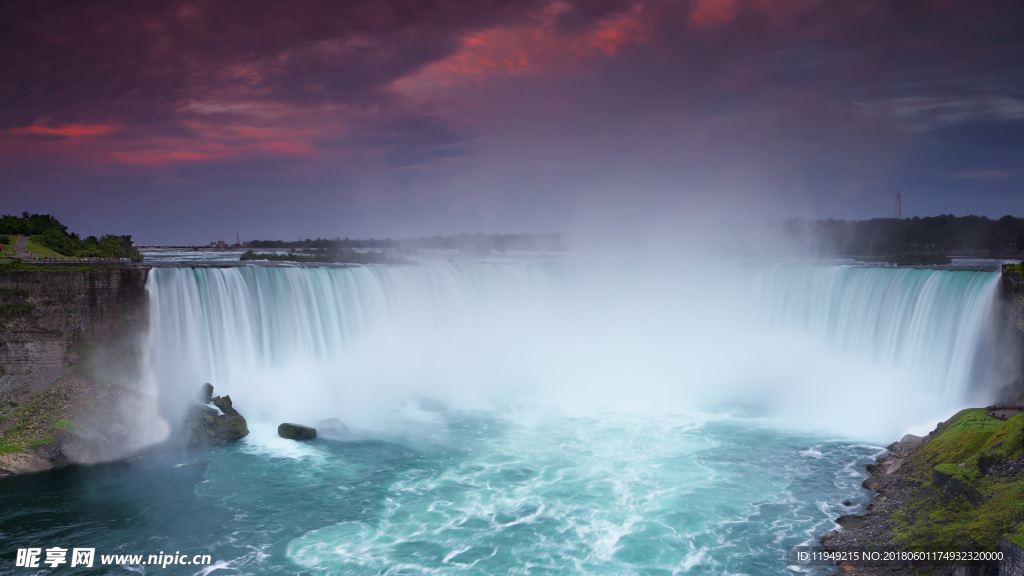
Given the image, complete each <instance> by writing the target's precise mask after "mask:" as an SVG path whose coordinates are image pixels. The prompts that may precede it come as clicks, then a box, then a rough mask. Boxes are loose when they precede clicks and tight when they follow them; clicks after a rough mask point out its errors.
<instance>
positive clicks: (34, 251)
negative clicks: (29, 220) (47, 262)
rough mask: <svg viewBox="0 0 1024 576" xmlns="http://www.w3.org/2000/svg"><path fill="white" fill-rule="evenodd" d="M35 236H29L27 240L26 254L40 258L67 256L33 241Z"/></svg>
mask: <svg viewBox="0 0 1024 576" xmlns="http://www.w3.org/2000/svg"><path fill="white" fill-rule="evenodd" d="M35 238H36V237H35V236H30V237H29V239H28V253H29V254H31V255H33V256H39V257H41V258H67V256H65V255H63V254H61V253H60V252H56V251H54V250H52V249H50V248H47V247H46V246H43V245H42V244H40V243H38V242H36V241H35Z"/></svg>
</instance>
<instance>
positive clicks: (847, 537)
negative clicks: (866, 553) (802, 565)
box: [821, 409, 1024, 576]
mask: <svg viewBox="0 0 1024 576" xmlns="http://www.w3.org/2000/svg"><path fill="white" fill-rule="evenodd" d="M1007 415H1008V414H1007ZM867 471H868V473H869V474H870V476H869V477H868V478H867V479H866V480H865V481H864V484H863V486H864V487H865V488H866V489H869V490H874V491H876V492H877V496H876V497H875V499H874V501H873V502H872V503H871V504H870V505H869V506H868V507H867V509H866V511H865V513H864V514H860V515H847V516H841V517H840V518H838V519H837V523H838V524H840V526H842V530H836V531H831V532H828V533H827V534H825V535H824V536H822V538H821V545H822V548H823V549H824V550H825V551H827V552H845V553H850V552H855V551H860V550H864V549H875V550H882V551H886V550H888V551H910V550H925V549H932V550H950V551H952V550H957V551H967V552H970V551H973V552H981V551H989V552H992V551H997V550H999V551H1003V552H1004V554H1007V555H1008V554H1010V553H1011V552H1015V553H1017V554H1022V553H1024V550H1020V548H1021V547H1024V414H1017V415H1015V416H1012V417H1009V418H1007V419H1005V420H1003V419H1000V418H997V417H995V416H993V415H990V414H987V413H986V411H985V410H982V409H968V410H962V411H960V412H958V413H957V414H956V415H954V416H953V417H952V418H950V419H949V420H947V421H946V422H942V423H939V424H938V425H937V426H936V428H935V430H933V431H932V432H931V433H929V434H928V436H926V437H924V438H917V437H914V436H910V435H908V436H906V437H904V439H903V440H901V441H900V442H897V443H894V444H893V445H891V446H890V447H889V454H888V455H886V456H884V457H882V458H879V459H878V461H877V463H876V464H872V465H869V466H868V468H867ZM1015 547H1016V548H1017V549H1018V550H1014V548H1015ZM839 567H840V569H841V570H842V573H843V574H844V575H855V576H895V575H904V574H934V575H936V576H945V575H950V576H953V575H955V576H968V575H979V576H980V575H988V576H994V575H995V574H997V573H999V574H1000V575H1003V574H1004V572H998V570H999V563H998V562H995V563H993V562H988V563H986V562H973V563H970V564H964V565H955V564H948V563H946V564H943V563H939V564H934V563H924V562H917V563H913V562H904V561H893V562H888V563H884V564H881V565H865V564H863V563H857V562H840V563H839ZM1012 574H1019V573H1018V572H1012Z"/></svg>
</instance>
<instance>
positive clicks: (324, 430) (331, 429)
mask: <svg viewBox="0 0 1024 576" xmlns="http://www.w3.org/2000/svg"><path fill="white" fill-rule="evenodd" d="M316 434H317V436H320V437H322V438H332V439H335V440H341V439H342V438H345V437H347V436H348V435H349V434H350V432H349V429H348V426H345V423H344V422H342V421H341V420H338V419H337V418H328V419H326V420H321V421H319V422H317V423H316Z"/></svg>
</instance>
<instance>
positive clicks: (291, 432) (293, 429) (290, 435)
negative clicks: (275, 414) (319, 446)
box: [277, 423, 316, 440]
mask: <svg viewBox="0 0 1024 576" xmlns="http://www.w3.org/2000/svg"><path fill="white" fill-rule="evenodd" d="M277 435H278V436H280V437H281V438H287V439H289V440H312V439H314V438H316V428H310V427H309V426H303V425H301V424H288V423H284V424H281V425H280V426H278V427H277Z"/></svg>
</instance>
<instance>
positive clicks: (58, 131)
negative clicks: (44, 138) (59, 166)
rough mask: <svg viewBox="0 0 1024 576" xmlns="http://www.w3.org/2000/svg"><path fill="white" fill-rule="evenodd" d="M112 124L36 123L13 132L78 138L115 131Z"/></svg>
mask: <svg viewBox="0 0 1024 576" xmlns="http://www.w3.org/2000/svg"><path fill="white" fill-rule="evenodd" d="M113 130H114V128H113V127H112V126H107V125H104V124H95V125H92V126H86V125H83V124H68V125H66V126H61V127H60V128H48V127H46V126H40V125H38V124H34V125H32V126H25V127H22V128H12V129H11V130H10V132H11V134H14V135H16V136H24V135H48V136H66V137H68V138H77V137H81V136H98V135H100V134H106V133H107V132H111V131H113Z"/></svg>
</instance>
